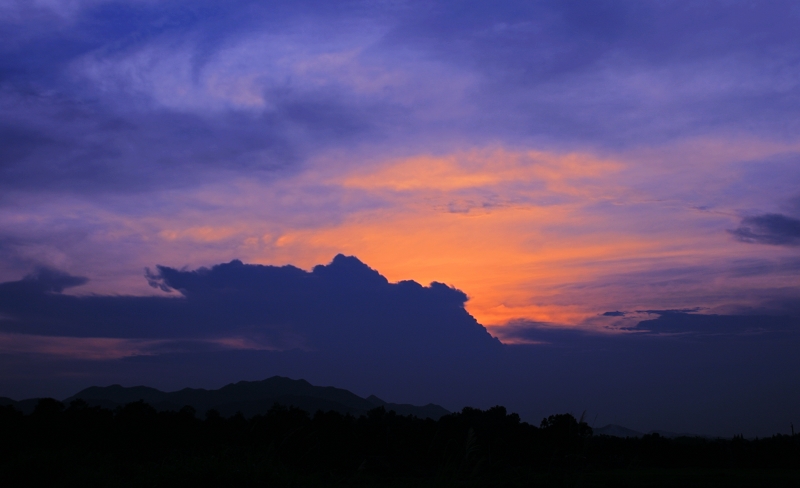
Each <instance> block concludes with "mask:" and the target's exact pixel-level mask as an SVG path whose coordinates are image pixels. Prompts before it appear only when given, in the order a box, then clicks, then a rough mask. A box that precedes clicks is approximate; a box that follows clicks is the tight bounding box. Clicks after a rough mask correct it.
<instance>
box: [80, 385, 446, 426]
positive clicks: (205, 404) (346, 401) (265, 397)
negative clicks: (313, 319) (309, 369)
mask: <svg viewBox="0 0 800 488" xmlns="http://www.w3.org/2000/svg"><path fill="white" fill-rule="evenodd" d="M78 399H81V400H84V401H86V402H87V403H88V404H89V405H93V406H94V405H96V406H101V407H103V408H115V407H117V406H120V405H125V404H127V403H131V402H136V401H139V400H142V401H144V402H145V403H148V404H150V405H152V406H153V407H154V408H156V409H157V410H180V409H181V408H182V407H184V406H186V405H189V406H191V407H192V408H194V409H195V410H197V411H198V412H205V411H208V410H210V409H214V410H217V411H218V412H219V413H220V414H222V415H223V416H231V415H234V414H236V413H237V412H241V413H242V414H243V415H244V416H245V417H252V416H254V415H258V414H263V413H266V412H267V410H269V409H270V408H271V407H272V406H273V405H274V404H276V403H279V404H281V405H284V406H287V407H288V406H293V407H297V408H300V409H303V410H305V411H307V412H310V413H314V412H316V411H317V410H322V411H330V410H333V411H336V412H340V413H343V414H347V413H349V414H352V415H361V414H364V413H366V412H368V411H370V410H372V409H374V408H376V407H381V406H382V407H384V408H385V409H386V411H394V412H396V413H397V414H399V415H414V416H416V417H419V418H431V419H433V420H438V419H439V418H440V417H442V416H443V415H447V414H448V413H450V412H449V411H448V410H446V409H444V408H443V407H441V406H439V405H434V404H428V405H425V406H414V405H408V404H396V403H388V402H385V401H383V400H381V399H380V398H378V397H376V396H374V395H371V396H370V397H368V398H361V397H360V396H358V395H356V394H355V393H352V392H350V391H348V390H345V389H342V388H335V387H332V386H325V387H323V386H314V385H312V384H311V383H309V382H308V381H306V380H302V379H300V380H293V379H291V378H285V377H282V376H273V377H272V378H267V379H265V380H262V381H239V382H238V383H231V384H229V385H226V386H224V387H222V388H220V389H218V390H205V389H200V388H184V389H183V390H179V391H174V392H163V391H160V390H157V389H155V388H149V387H146V386H135V387H123V386H120V385H111V386H106V387H100V386H92V387H89V388H86V389H84V390H81V391H80V392H78V393H76V394H75V395H73V396H71V397H69V398H67V399H65V400H64V403H69V402H71V401H73V400H78Z"/></svg>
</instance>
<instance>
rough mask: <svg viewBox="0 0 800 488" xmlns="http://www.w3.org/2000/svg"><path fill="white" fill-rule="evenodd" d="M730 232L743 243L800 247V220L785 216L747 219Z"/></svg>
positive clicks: (765, 215)
mask: <svg viewBox="0 0 800 488" xmlns="http://www.w3.org/2000/svg"><path fill="white" fill-rule="evenodd" d="M729 232H730V233H731V234H732V235H733V236H734V238H735V239H737V240H739V241H742V242H749V243H754V244H771V245H774V246H798V245H800V220H798V219H795V218H793V217H789V216H786V215H783V214H764V215H757V216H754V217H745V218H744V219H742V223H741V225H740V226H739V227H738V228H737V229H734V230H731V231H729Z"/></svg>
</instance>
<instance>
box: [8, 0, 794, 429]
mask: <svg viewBox="0 0 800 488" xmlns="http://www.w3.org/2000/svg"><path fill="white" fill-rule="evenodd" d="M798 20H800V6H798V4H797V3H796V2H789V1H787V2H782V1H779V0H776V1H772V2H768V3H763V2H745V1H732V0H731V1H708V2H702V3H695V2H686V1H659V2H638V1H588V2H587V1H557V2H556V1H552V2H549V1H535V2H530V1H524V2H522V1H521V2H511V1H509V2H481V1H470V2H465V1H457V2H456V1H453V2H447V1H438V2H413V1H412V2H405V1H388V0H387V1H371V2H357V1H354V2H347V1H340V2H314V1H292V2H281V1H273V2H257V1H245V0H241V1H238V0H237V1H229V2H224V3H220V2H212V1H205V0H194V1H182V0H175V1H170V0H166V1H155V0H125V1H123V0H119V1H111V0H61V1H57V0H26V1H22V0H0V35H1V36H2V38H3V39H4V42H3V43H2V45H0V377H2V378H0V396H10V397H15V398H17V399H19V398H22V397H28V396H56V397H67V396H69V395H71V394H73V393H74V392H75V391H77V389H79V387H86V386H90V385H91V384H99V383H103V382H106V383H108V384H111V383H126V382H127V383H130V384H140V383H146V384H149V385H150V386H156V387H161V388H174V389H179V388H182V387H184V386H196V387H214V388H216V387H219V386H222V385H223V384H225V383H226V382H231V381H237V380H240V379H263V377H267V376H271V375H272V373H276V374H277V373H282V374H287V375H295V376H298V375H303V377H305V378H306V379H308V380H309V381H311V382H312V383H314V384H318V383H319V382H328V383H327V384H335V386H340V387H346V388H350V389H353V391H355V392H356V393H359V394H364V395H368V394H370V393H380V394H379V396H381V395H383V396H386V397H388V398H386V400H387V401H396V402H410V401H412V400H413V401H418V402H420V403H428V402H429V401H436V402H440V403H442V404H443V405H445V406H446V407H447V408H451V409H455V408H460V406H463V405H464V404H467V403H471V404H474V405H478V406H491V405H494V404H495V403H502V402H505V403H506V404H507V405H508V406H509V408H512V409H517V410H519V411H520V413H521V414H523V418H526V419H528V420H530V419H534V418H535V417H536V416H537V415H540V414H541V415H549V414H553V413H557V412H556V411H550V410H548V409H562V410H571V411H573V412H576V413H578V414H580V412H581V411H582V410H583V409H587V410H588V412H589V414H591V413H592V412H595V414H596V416H597V418H599V422H600V423H603V422H606V423H607V422H612V421H613V422H616V423H621V424H624V425H626V426H628V427H631V428H639V429H643V430H647V429H650V428H670V429H673V430H681V429H682V430H689V429H693V430H694V431H695V432H700V431H703V432H709V433H714V434H719V435H732V434H734V433H739V431H738V430H737V431H735V432H734V429H739V430H741V431H747V432H748V433H754V434H758V435H767V434H772V433H775V432H777V431H779V430H781V429H782V430H786V429H787V428H788V425H789V422H790V421H793V420H792V419H793V418H794V419H798V418H800V393H796V392H794V391H795V390H796V387H795V386H793V385H796V384H797V380H798V379H800V373H797V371H800V368H798V367H797V366H799V365H798V364H797V363H798V360H797V359H794V357H793V356H794V354H793V348H795V349H796V345H797V344H800V335H798V331H800V329H798V327H800V322H799V321H798V319H797V317H798V316H800V299H799V298H800V293H799V292H800V277H799V276H798V271H799V270H800V254H799V253H798V250H800V190H798V188H800V185H799V184H800V141H798V139H797V134H798V129H800V119H799V118H798V117H797V114H798V113H800V35H798V34H797V29H796V25H797V23H798ZM340 255H341V256H340ZM337 256H339V257H337ZM226 270H227V271H226ZM325 270H329V271H328V272H327V273H328V274H326V271H325ZM220 273H221V274H220ZM225 273H228V274H225ZM222 275H225V276H227V278H225V279H222V278H220V276H222ZM188 276H193V277H194V278H192V279H193V280H199V281H197V282H195V281H191V280H190V282H191V283H193V285H192V286H195V288H193V287H192V286H189V287H188V288H187V286H188V285H186V282H184V279H187V280H188V279H189V278H187V277H188ZM204 280H205V281H204ZM219 280H222V281H221V282H220V281H219ZM226 280H230V281H226ZM292 280H296V283H301V282H302V283H306V281H307V282H308V283H311V284H307V285H303V286H300V285H296V286H295V285H290V284H288V283H290V282H291V283H294V281H292ZM303 280H306V281H303ZM325 280H328V281H325ZM330 280H333V281H330ZM337 280H338V281H337ZM223 282H224V283H226V284H225V285H224V286H223V285H219V283H223ZM318 282H319V283H323V282H324V283H326V284H319V283H318ZM412 282H414V284H412ZM203 283H205V284H203ZM296 283H295V284H296ZM369 283H371V285H369ZM432 283H433V284H432ZM196 287H200V288H196ZM353 287H354V288H353ZM370 287H374V288H375V290H383V291H380V292H378V291H374V290H373V291H370V289H371V288H370ZM412 289H413V290H414V291H409V290H412ZM202 290H205V291H202ZM341 290H350V291H349V292H348V293H349V295H348V294H345V295H346V296H345V295H342V294H341V293H340V292H341ZM373 293H378V294H379V295H380V296H381V297H382V298H380V299H378V298H376V296H374V295H373ZM231 294H232V295H231ZM269 294H273V295H275V296H281V297H283V298H281V299H280V300H277V299H274V298H269V299H267V298H265V297H266V296H267V295H269ZM337 300H338V301H337ZM376 303H382V304H384V305H385V310H381V309H379V308H376V306H375V304H376ZM212 304H215V306H214V307H212V306H211V305H212ZM269 304H271V305H269ZM286 304H294V305H293V306H289V305H286ZM326 304H327V305H326ZM388 304H391V305H388ZM270 307H272V308H270ZM388 310H394V312H392V313H389V312H388ZM413 310H418V313H416V312H413ZM359 311H361V312H359ZM323 312H324V313H323ZM362 312H363V313H362ZM433 317H439V320H434V318H433ZM376 324H378V325H376ZM392 324H393V325H392ZM442 324H449V325H442ZM374 328H377V329H374ZM367 351H369V352H367ZM498 351H499V352H498ZM311 357H313V358H314V359H313V360H310V359H309V358H311ZM210 358H213V359H210ZM343 358H347V360H343ZM387 358H391V361H389V359H387ZM348 361H349V362H348ZM370 361H377V363H373V362H370ZM209 364H213V365H215V367H213V368H211V367H210V366H208V365H209ZM188 365H191V366H188ZM432 370H436V371H437V372H438V373H437V375H438V376H437V375H431V374H430V371H432ZM389 378H391V380H390V379H389ZM442 385H447V387H446V388H444V387H443V386H442ZM521 385H522V386H521ZM576 385H577V386H576ZM576 388H577V389H578V390H580V391H583V392H585V394H578V393H575V391H574V390H575V389H576ZM534 391H536V392H538V393H536V394H534V393H533V392H534ZM525 392H527V393H525ZM543 397H546V398H547V400H543V399H542V398H543ZM721 411H725V412H728V413H726V414H721V413H720V412H721ZM793 416H794V417H793ZM755 419H758V420H755Z"/></svg>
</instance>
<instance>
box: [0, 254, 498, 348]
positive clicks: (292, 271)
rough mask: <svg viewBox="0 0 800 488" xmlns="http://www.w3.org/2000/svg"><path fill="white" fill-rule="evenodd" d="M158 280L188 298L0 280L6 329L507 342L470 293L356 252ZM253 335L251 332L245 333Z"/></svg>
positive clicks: (388, 342)
mask: <svg viewBox="0 0 800 488" xmlns="http://www.w3.org/2000/svg"><path fill="white" fill-rule="evenodd" d="M147 279H148V281H149V282H150V283H151V285H152V286H156V287H159V288H161V289H163V290H177V291H178V292H179V293H180V295H182V296H181V297H132V296H99V295H90V296H69V295H63V294H60V293H58V292H61V291H63V290H64V289H65V288H67V287H70V286H78V285H81V284H83V283H85V282H86V279H85V278H78V277H73V276H70V275H67V274H65V273H59V272H56V271H53V270H41V271H39V272H38V273H37V274H35V275H31V276H29V277H26V278H25V279H23V280H21V281H17V282H8V283H3V284H0V291H2V294H0V313H2V314H3V315H5V316H7V317H10V320H6V321H3V322H2V324H0V329H3V330H5V331H7V332H15V333H28V334H42V335H55V336H77V337H115V338H128V339H145V338H146V339H171V340H190V341H191V340H203V341H206V342H208V341H211V342H214V343H217V344H223V345H227V346H228V347H236V346H237V344H239V345H242V348H244V349H248V348H254V347H255V346H254V345H253V344H255V343H260V344H261V345H262V346H263V348H264V349H273V350H282V349H283V350H286V349H298V348H299V349H303V350H328V351H330V350H338V351H372V353H378V352H380V353H382V354H394V355H401V354H402V355H425V354H441V355H451V354H467V353H475V352H478V353H480V352H482V351H486V350H493V349H496V348H497V347H499V343H498V342H497V340H496V339H493V338H492V337H491V336H490V335H489V334H488V333H487V332H486V330H485V329H484V328H483V327H482V326H481V325H480V324H478V323H477V322H476V321H475V319H474V318H472V317H471V316H470V315H469V314H468V313H467V312H466V310H464V303H465V302H466V300H467V297H466V295H464V294H463V293H462V292H460V291H458V290H456V289H454V288H451V287H448V286H446V285H443V284H441V283H435V282H434V283H431V284H430V285H429V286H427V287H426V286H422V285H419V284H417V283H416V282H413V281H401V282H399V283H389V282H388V280H386V278H384V277H383V276H381V275H380V274H379V273H378V272H377V271H375V270H373V269H371V268H369V267H368V266H366V265H365V264H363V263H362V262H361V261H359V260H358V259H356V258H354V257H346V256H343V255H338V256H336V258H334V260H333V261H332V262H331V263H330V264H329V265H320V266H316V267H315V268H314V269H313V271H311V272H306V271H303V270H301V269H299V268H296V267H293V266H284V267H274V266H260V265H246V264H243V263H242V262H241V261H231V262H230V263H227V264H219V265H216V266H213V267H211V268H201V269H198V270H195V271H188V270H178V269H174V268H169V267H164V266H159V267H158V268H157V271H156V272H148V273H147ZM243 338H247V339H248V340H249V342H248V340H244V339H243Z"/></svg>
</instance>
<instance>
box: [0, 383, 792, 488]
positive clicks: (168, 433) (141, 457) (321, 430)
mask: <svg viewBox="0 0 800 488" xmlns="http://www.w3.org/2000/svg"><path fill="white" fill-rule="evenodd" d="M199 417H202V418H199ZM0 438H2V440H3V442H2V445H0V480H2V481H3V486H22V485H25V486H35V485H41V486H76V485H80V486H83V487H91V486H223V485H226V486H256V485H258V486H345V485H346V486H530V485H539V486H642V485H644V486H675V485H681V486H748V485H754V484H760V485H769V486H797V485H798V481H800V435H792V436H789V435H776V436H773V437H770V438H765V439H758V440H747V439H744V438H742V437H735V438H733V439H704V438H688V437H684V438H677V439H668V438H664V437H661V436H659V435H657V434H654V435H647V436H644V437H643V438H627V439H622V438H615V437H607V436H593V435H592V429H591V428H590V427H589V426H588V425H587V424H586V423H585V422H582V421H579V420H577V419H575V417H573V416H572V415H570V414H561V415H552V416H550V417H548V418H546V419H544V420H542V422H541V424H540V426H538V427H536V426H533V425H530V424H528V423H525V422H522V421H520V418H519V416H518V415H516V414H509V413H508V412H507V411H506V409H505V408H503V407H500V406H498V407H494V408H491V409H488V410H485V411H483V410H478V409H473V408H465V409H464V410H462V411H461V412H460V413H454V414H450V415H446V416H444V417H442V418H440V419H439V420H438V421H435V420H432V419H425V420H421V419H418V418H416V417H412V416H401V415H397V414H395V413H394V412H386V410H385V409H384V408H382V407H379V408H375V409H373V410H371V411H369V413H368V414H366V415H362V416H359V417H355V416H352V415H349V414H341V413H338V412H335V411H329V412H322V411H318V412H316V413H315V414H313V415H310V414H309V413H307V412H305V411H303V410H300V409H298V408H294V407H291V408H287V407H283V406H280V405H275V406H273V407H272V408H271V409H270V410H269V411H268V412H267V413H266V414H264V415H256V416H254V417H252V418H249V419H247V418H245V417H244V416H243V415H241V414H238V415H234V416H232V417H228V418H225V417H223V416H221V415H220V414H219V412H217V411H215V410H209V411H208V412H205V414H204V415H202V416H199V415H198V414H197V412H195V410H194V409H193V408H191V407H184V408H183V409H181V410H180V411H177V412H175V411H171V412H158V411H156V409H155V408H153V407H152V406H150V405H148V404H147V403H144V402H141V401H139V402H133V403H129V404H127V405H125V406H122V407H118V408H117V409H116V410H114V411H112V410H108V409H103V408H101V407H91V406H89V404H87V403H86V402H85V401H83V400H75V401H72V402H71V403H70V404H69V406H65V405H64V404H62V403H61V402H58V401H56V400H53V399H42V400H40V401H39V403H38V405H37V407H36V409H35V411H34V412H33V413H32V414H30V415H23V414H22V413H20V412H19V411H17V410H15V409H14V408H13V407H12V406H6V407H0Z"/></svg>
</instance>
